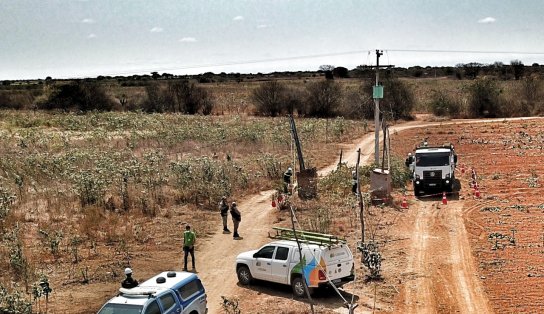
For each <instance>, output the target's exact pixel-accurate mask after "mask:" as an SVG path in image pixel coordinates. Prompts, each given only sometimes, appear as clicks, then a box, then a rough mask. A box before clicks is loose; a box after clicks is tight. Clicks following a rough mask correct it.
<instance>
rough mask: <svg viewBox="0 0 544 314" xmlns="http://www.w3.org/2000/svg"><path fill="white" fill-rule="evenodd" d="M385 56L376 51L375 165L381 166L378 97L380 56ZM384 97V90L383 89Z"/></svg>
mask: <svg viewBox="0 0 544 314" xmlns="http://www.w3.org/2000/svg"><path fill="white" fill-rule="evenodd" d="M381 55H383V51H381V50H378V49H376V84H375V85H374V92H373V93H372V94H373V97H374V163H375V164H377V165H379V163H380V97H378V96H379V95H377V92H376V91H377V90H378V89H379V85H378V84H380V72H379V70H380V56H381ZM382 97H383V88H382Z"/></svg>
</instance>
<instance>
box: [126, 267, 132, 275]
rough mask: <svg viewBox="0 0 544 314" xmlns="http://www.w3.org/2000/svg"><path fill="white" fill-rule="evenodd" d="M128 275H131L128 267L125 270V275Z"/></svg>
mask: <svg viewBox="0 0 544 314" xmlns="http://www.w3.org/2000/svg"><path fill="white" fill-rule="evenodd" d="M130 274H132V269H130V268H128V267H127V268H125V275H130Z"/></svg>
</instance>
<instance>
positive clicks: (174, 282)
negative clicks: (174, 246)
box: [108, 271, 198, 305]
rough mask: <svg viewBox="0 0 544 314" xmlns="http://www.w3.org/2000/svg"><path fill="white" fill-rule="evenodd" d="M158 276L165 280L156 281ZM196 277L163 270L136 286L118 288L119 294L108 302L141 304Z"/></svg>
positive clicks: (185, 273) (190, 274) (186, 273)
mask: <svg viewBox="0 0 544 314" xmlns="http://www.w3.org/2000/svg"><path fill="white" fill-rule="evenodd" d="M159 277H163V278H164V279H165V281H164V282H163V283H157V278H159ZM196 278H198V277H197V275H195V274H193V273H188V272H174V271H169V272H166V271H165V272H162V273H159V274H157V275H155V276H153V277H151V278H150V279H148V280H146V281H144V282H142V283H141V284H139V285H138V286H137V287H134V288H131V289H123V288H121V289H119V291H120V294H119V295H118V296H116V297H114V298H112V299H111V300H110V301H108V303H123V304H132V305H143V304H145V303H146V302H147V300H148V299H149V296H155V295H157V294H160V293H161V292H163V291H166V290H169V289H172V290H175V289H177V288H179V287H180V286H183V285H185V284H186V283H188V282H190V281H192V280H194V279H196Z"/></svg>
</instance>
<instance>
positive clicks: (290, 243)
mask: <svg viewBox="0 0 544 314" xmlns="http://www.w3.org/2000/svg"><path fill="white" fill-rule="evenodd" d="M270 244H272V245H285V246H295V247H296V246H297V242H296V241H293V240H278V241H274V242H270V243H268V245H270ZM300 244H301V245H302V248H303V249H304V248H310V249H324V248H328V247H330V246H335V245H328V244H321V245H320V244H315V243H305V242H304V240H303V239H301V240H300ZM342 244H344V243H338V245H342Z"/></svg>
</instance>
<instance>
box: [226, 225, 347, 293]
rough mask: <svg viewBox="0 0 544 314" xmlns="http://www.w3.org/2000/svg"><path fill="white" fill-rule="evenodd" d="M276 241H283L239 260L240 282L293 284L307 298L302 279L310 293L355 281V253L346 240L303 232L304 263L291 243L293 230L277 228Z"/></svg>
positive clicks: (301, 235)
mask: <svg viewBox="0 0 544 314" xmlns="http://www.w3.org/2000/svg"><path fill="white" fill-rule="evenodd" d="M274 229H276V231H277V232H278V233H277V235H276V236H273V238H283V239H287V240H279V241H274V242H271V243H268V244H266V245H264V246H262V247H261V248H260V249H257V250H252V251H248V252H244V253H241V254H239V255H238V256H237V257H236V273H237V275H238V281H239V282H240V283H241V284H243V285H248V284H249V283H251V281H252V280H253V279H259V280H265V281H271V282H277V283H282V284H286V285H291V287H292V288H293V293H294V294H295V296H297V297H303V296H305V295H306V293H305V289H304V283H303V281H302V278H305V280H306V284H307V286H308V288H309V292H310V293H311V292H312V290H313V289H314V288H318V287H321V286H327V285H330V284H332V285H335V286H336V287H341V286H342V285H344V284H346V283H348V282H351V281H353V280H354V277H355V276H354V270H355V268H354V263H353V254H352V253H351V250H350V249H349V247H348V246H347V244H346V242H345V241H344V240H341V239H338V238H336V237H335V236H332V235H328V234H321V233H315V232H306V231H304V232H300V231H297V235H298V237H299V238H300V239H299V240H300V243H301V249H302V256H303V257H302V261H301V260H300V254H299V248H298V245H297V242H296V241H294V240H291V239H290V238H291V236H292V235H293V233H292V231H291V230H290V229H284V228H274Z"/></svg>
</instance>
